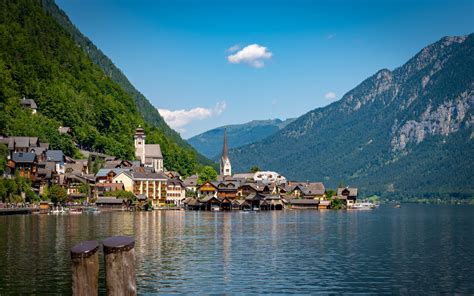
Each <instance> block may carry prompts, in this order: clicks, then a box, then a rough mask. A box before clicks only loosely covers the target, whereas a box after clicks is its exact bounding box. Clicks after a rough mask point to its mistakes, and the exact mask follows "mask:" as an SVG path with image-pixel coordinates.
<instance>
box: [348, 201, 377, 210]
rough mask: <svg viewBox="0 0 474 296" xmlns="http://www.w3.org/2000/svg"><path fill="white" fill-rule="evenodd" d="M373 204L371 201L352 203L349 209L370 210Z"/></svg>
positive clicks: (373, 207)
mask: <svg viewBox="0 0 474 296" xmlns="http://www.w3.org/2000/svg"><path fill="white" fill-rule="evenodd" d="M375 207H376V206H375V205H374V204H373V203H371V202H361V203H355V204H353V205H352V206H351V207H350V208H349V209H351V210H372V209H375Z"/></svg>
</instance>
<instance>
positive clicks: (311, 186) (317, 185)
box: [289, 182, 326, 195]
mask: <svg viewBox="0 0 474 296" xmlns="http://www.w3.org/2000/svg"><path fill="white" fill-rule="evenodd" d="M296 188H298V189H300V190H301V191H302V192H303V194H304V195H323V194H324V193H325V192H326V188H325V187H324V184H323V183H321V182H311V183H308V182H301V183H294V184H292V186H291V187H290V188H289V189H290V191H293V190H295V189H296Z"/></svg>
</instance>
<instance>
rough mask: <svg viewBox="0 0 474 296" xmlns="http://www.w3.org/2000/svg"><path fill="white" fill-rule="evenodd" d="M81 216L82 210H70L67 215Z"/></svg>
mask: <svg viewBox="0 0 474 296" xmlns="http://www.w3.org/2000/svg"><path fill="white" fill-rule="evenodd" d="M80 214H82V209H70V210H69V215H80Z"/></svg>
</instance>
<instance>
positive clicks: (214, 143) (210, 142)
mask: <svg viewBox="0 0 474 296" xmlns="http://www.w3.org/2000/svg"><path fill="white" fill-rule="evenodd" d="M293 120H294V119H287V120H285V121H282V120H280V119H269V120H253V121H251V122H247V123H244V124H235V125H227V126H222V127H218V128H215V129H212V130H209V131H207V132H204V133H202V134H199V135H197V136H194V137H192V138H190V139H188V143H189V144H191V146H193V147H194V148H196V150H197V151H199V152H200V153H202V154H203V155H204V156H207V157H208V158H210V159H213V160H216V159H218V158H219V157H220V154H221V152H222V141H223V135H224V129H227V138H228V141H229V148H237V147H240V146H243V145H246V144H250V143H254V142H257V141H259V140H262V139H265V138H266V137H268V136H270V135H272V134H274V133H276V132H277V131H279V130H281V129H282V128H284V127H285V126H287V125H288V124H289V123H290V122H292V121H293Z"/></svg>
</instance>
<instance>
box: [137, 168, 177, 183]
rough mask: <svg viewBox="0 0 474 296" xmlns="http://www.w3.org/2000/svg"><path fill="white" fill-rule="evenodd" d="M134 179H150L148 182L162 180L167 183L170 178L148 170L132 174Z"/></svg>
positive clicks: (161, 173)
mask: <svg viewBox="0 0 474 296" xmlns="http://www.w3.org/2000/svg"><path fill="white" fill-rule="evenodd" d="M131 175H132V178H133V179H148V180H161V181H166V180H168V176H166V175H165V174H164V173H163V172H158V173H153V172H149V171H146V170H137V171H132V172H131Z"/></svg>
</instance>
